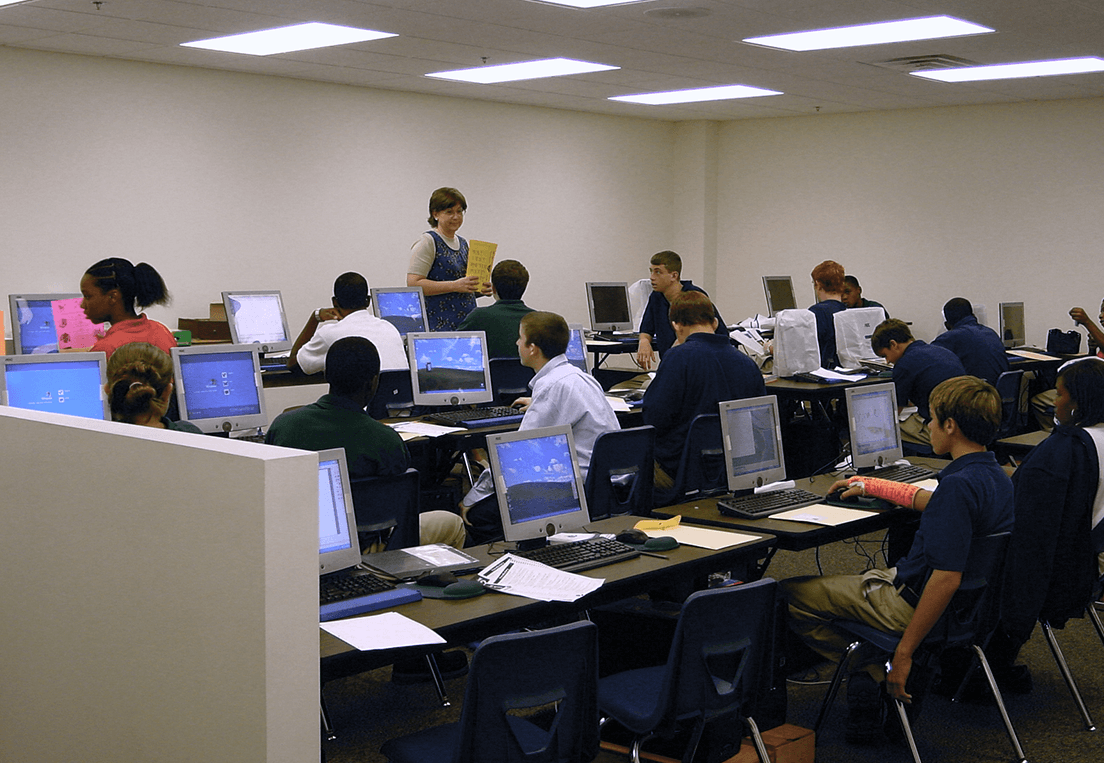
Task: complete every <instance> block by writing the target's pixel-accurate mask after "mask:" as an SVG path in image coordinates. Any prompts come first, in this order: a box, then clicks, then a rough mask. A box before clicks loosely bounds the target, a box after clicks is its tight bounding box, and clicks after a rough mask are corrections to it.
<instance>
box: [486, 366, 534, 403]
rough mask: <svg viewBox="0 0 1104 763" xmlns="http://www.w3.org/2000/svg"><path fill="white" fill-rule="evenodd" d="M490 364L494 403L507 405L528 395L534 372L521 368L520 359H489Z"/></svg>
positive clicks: (530, 369)
mask: <svg viewBox="0 0 1104 763" xmlns="http://www.w3.org/2000/svg"><path fill="white" fill-rule="evenodd" d="M490 363H491V388H492V389H493V390H494V398H495V402H497V403H499V404H504V405H508V404H509V403H512V402H514V400H516V399H517V398H519V397H525V396H526V395H528V394H529V382H530V381H531V380H532V379H533V375H534V372H533V369H532V368H527V367H525V366H523V365H522V364H521V359H520V358H491V361H490Z"/></svg>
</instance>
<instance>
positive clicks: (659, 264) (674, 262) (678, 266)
mask: <svg viewBox="0 0 1104 763" xmlns="http://www.w3.org/2000/svg"><path fill="white" fill-rule="evenodd" d="M649 272H650V277H651V281H652V294H651V296H650V297H648V304H647V305H646V306H645V307H644V316H643V317H642V318H641V319H640V344H639V346H638V348H637V351H636V355H635V359H636V364H637V365H638V366H640V367H641V368H643V369H644V370H645V371H647V370H649V369H650V368H651V367H652V365H653V362H654V357H653V353H657V352H658V353H659V356H660V357H661V358H662V357H663V354H664V353H665V352H667V350H669V349H671V347H672V345H674V343H675V332H674V330H673V329H672V328H671V319H670V318H669V317H668V313H669V312H670V310H671V302H672V301H673V300H674V298H675V297H677V296H678V295H679V294H681V293H682V292H684V291H693V292H698V293H699V294H705V290H704V289H702V288H700V287H698V286H695V285H694V284H693V283H692V282H690V281H689V280H687V281H683V280H681V276H682V258H681V257H679V256H678V254H676V253H675V252H672V251H663V252H657V253H656V254H653V255H652V259H651V267H650V269H649ZM706 296H707V297H708V296H709V295H708V294H706ZM713 317H714V318H716V319H717V328H716V333H718V334H721V335H723V336H725V337H727V336H728V329H727V328H725V323H724V321H723V320H722V319H721V314H720V313H719V312H717V308H716V307H714V308H713Z"/></svg>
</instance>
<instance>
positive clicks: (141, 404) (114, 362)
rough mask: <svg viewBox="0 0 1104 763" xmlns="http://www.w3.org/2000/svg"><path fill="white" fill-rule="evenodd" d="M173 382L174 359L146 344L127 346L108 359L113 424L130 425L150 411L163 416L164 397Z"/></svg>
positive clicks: (136, 343) (108, 384)
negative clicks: (114, 422) (121, 422)
mask: <svg viewBox="0 0 1104 763" xmlns="http://www.w3.org/2000/svg"><path fill="white" fill-rule="evenodd" d="M172 380H173V367H172V359H171V358H170V357H169V356H168V354H167V353H166V352H165V351H164V350H162V349H160V348H159V347H154V346H153V345H152V344H147V343H146V342H129V343H128V344H124V345H123V346H122V347H120V348H119V349H117V350H115V352H113V353H111V357H110V358H108V359H107V389H108V403H109V404H110V406H111V418H112V420H113V421H123V422H126V423H128V424H130V423H133V422H134V420H135V419H136V418H137V417H138V416H141V415H144V414H146V413H149V412H150V410H151V409H153V411H154V412H155V413H157V414H158V416H164V415H165V410H163V409H167V408H168V406H167V405H162V403H161V395H163V394H165V388H166V387H167V386H169V384H170V383H171V382H172Z"/></svg>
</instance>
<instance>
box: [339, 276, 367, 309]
mask: <svg viewBox="0 0 1104 763" xmlns="http://www.w3.org/2000/svg"><path fill="white" fill-rule="evenodd" d="M333 292H334V301H335V302H337V306H338V307H340V308H341V309H343V310H361V309H363V308H365V307H368V281H367V280H366V279H365V278H364V276H362V275H361V274H360V273H342V274H341V275H339V276H338V277H337V280H336V281H334V286H333Z"/></svg>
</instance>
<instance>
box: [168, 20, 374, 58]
mask: <svg viewBox="0 0 1104 763" xmlns="http://www.w3.org/2000/svg"><path fill="white" fill-rule="evenodd" d="M395 36H396V35H394V34H391V33H390V32H376V31H374V30H372V29H357V28H355V27H347V26H337V25H336V24H323V23H320V22H317V21H312V22H310V23H307V24H295V25H294V26H287V27H279V28H277V29H263V30H261V31H259V32H246V33H245V34H233V35H230V36H228V37H215V38H212V39H210V40H196V41H195V42H185V43H182V46H183V47H185V48H204V49H206V50H221V51H224V52H226V53H245V54H247V55H251V56H271V55H274V54H276V53H291V52H292V51H296V50H312V49H314V48H329V47H332V46H334V45H349V44H351V43H354V42H365V41H366V40H380V39H383V38H385V37H395Z"/></svg>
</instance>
